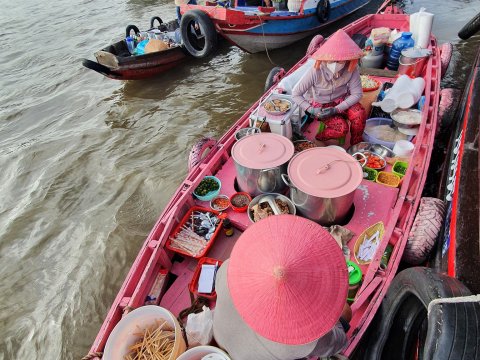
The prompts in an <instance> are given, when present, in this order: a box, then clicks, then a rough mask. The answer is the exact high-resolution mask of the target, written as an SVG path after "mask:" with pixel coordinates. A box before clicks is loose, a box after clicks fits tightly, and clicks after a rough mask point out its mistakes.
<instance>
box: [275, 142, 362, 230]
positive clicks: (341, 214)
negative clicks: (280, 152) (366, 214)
mask: <svg viewBox="0 0 480 360" xmlns="http://www.w3.org/2000/svg"><path fill="white" fill-rule="evenodd" d="M287 171H288V176H286V175H284V176H283V180H284V181H285V183H286V184H287V185H288V186H289V187H290V199H292V202H293V204H294V205H295V207H296V208H297V211H298V212H299V213H300V214H301V215H303V216H305V217H306V218H308V219H310V220H313V221H316V222H318V223H320V224H321V225H330V224H335V223H338V222H340V221H342V220H343V219H344V218H345V216H346V215H347V213H348V212H349V210H350V208H351V207H352V205H353V197H354V194H355V190H356V189H357V187H358V186H359V185H360V183H361V182H362V179H363V171H362V167H361V166H360V164H359V163H358V161H356V160H355V159H354V158H353V157H352V156H351V155H349V154H347V153H345V152H341V151H338V150H336V149H331V148H328V147H325V148H320V147H317V148H313V149H308V150H305V151H302V152H301V153H298V154H297V155H295V156H294V157H293V158H292V160H291V161H290V164H289V165H288V170H287Z"/></svg>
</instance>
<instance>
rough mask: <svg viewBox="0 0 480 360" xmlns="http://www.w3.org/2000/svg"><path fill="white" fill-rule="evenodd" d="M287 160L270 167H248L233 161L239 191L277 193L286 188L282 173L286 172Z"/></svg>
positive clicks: (251, 193) (254, 193)
mask: <svg viewBox="0 0 480 360" xmlns="http://www.w3.org/2000/svg"><path fill="white" fill-rule="evenodd" d="M287 167H288V162H286V163H285V164H283V165H280V166H275V167H273V168H270V169H261V170H258V169H250V168H247V167H245V166H242V165H240V164H239V163H237V162H236V161H235V168H236V169H237V183H238V187H239V188H240V190H241V191H245V192H248V193H249V194H250V195H252V196H257V195H260V194H263V193H278V192H282V191H283V190H285V189H286V185H285V183H284V182H283V180H282V174H285V173H286V172H287Z"/></svg>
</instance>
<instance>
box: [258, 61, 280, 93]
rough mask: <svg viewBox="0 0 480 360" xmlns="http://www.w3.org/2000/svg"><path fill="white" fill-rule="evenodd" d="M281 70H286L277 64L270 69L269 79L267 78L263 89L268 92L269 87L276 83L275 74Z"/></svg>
mask: <svg viewBox="0 0 480 360" xmlns="http://www.w3.org/2000/svg"><path fill="white" fill-rule="evenodd" d="M281 71H284V70H283V68H281V67H279V66H275V67H274V68H273V69H272V70H270V72H269V73H268V76H267V80H265V87H264V89H263V91H264V92H267V90H268V89H270V88H271V87H272V86H273V85H275V82H274V81H275V76H276V75H277V74H278V73H279V72H281Z"/></svg>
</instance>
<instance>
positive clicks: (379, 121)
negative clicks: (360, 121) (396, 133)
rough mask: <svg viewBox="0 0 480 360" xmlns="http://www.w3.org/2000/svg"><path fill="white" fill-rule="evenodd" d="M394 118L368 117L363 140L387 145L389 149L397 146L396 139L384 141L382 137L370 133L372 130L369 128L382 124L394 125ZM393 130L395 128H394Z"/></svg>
mask: <svg viewBox="0 0 480 360" xmlns="http://www.w3.org/2000/svg"><path fill="white" fill-rule="evenodd" d="M392 122H393V121H392V119H385V118H372V119H368V120H367V121H366V124H365V131H364V132H363V135H362V138H363V141H366V142H369V143H372V144H380V145H383V146H386V147H387V148H389V149H393V147H394V146H395V141H384V140H382V139H379V138H376V137H375V136H373V135H372V134H370V133H369V131H371V130H370V129H369V128H370V127H373V126H380V125H389V126H391V125H392ZM392 131H393V129H392Z"/></svg>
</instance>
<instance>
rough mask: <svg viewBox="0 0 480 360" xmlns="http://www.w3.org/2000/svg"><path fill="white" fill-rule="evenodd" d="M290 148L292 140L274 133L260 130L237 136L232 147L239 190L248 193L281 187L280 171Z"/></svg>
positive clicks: (283, 185)
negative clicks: (237, 138)
mask: <svg viewBox="0 0 480 360" xmlns="http://www.w3.org/2000/svg"><path fill="white" fill-rule="evenodd" d="M293 152H294V147H293V144H292V142H291V141H290V140H288V139H287V138H285V137H283V136H281V135H277V134H272V133H260V134H254V135H251V136H246V137H244V138H242V139H240V140H239V141H238V142H237V143H235V145H234V146H233V148H232V157H233V160H234V162H235V168H236V170H237V183H238V187H239V188H240V190H241V191H245V192H248V193H249V194H250V195H252V196H257V195H260V194H263V193H278V192H282V191H283V190H285V189H286V185H285V183H284V182H283V181H282V174H284V173H286V171H287V167H288V161H289V160H290V159H291V158H292V156H293Z"/></svg>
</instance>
